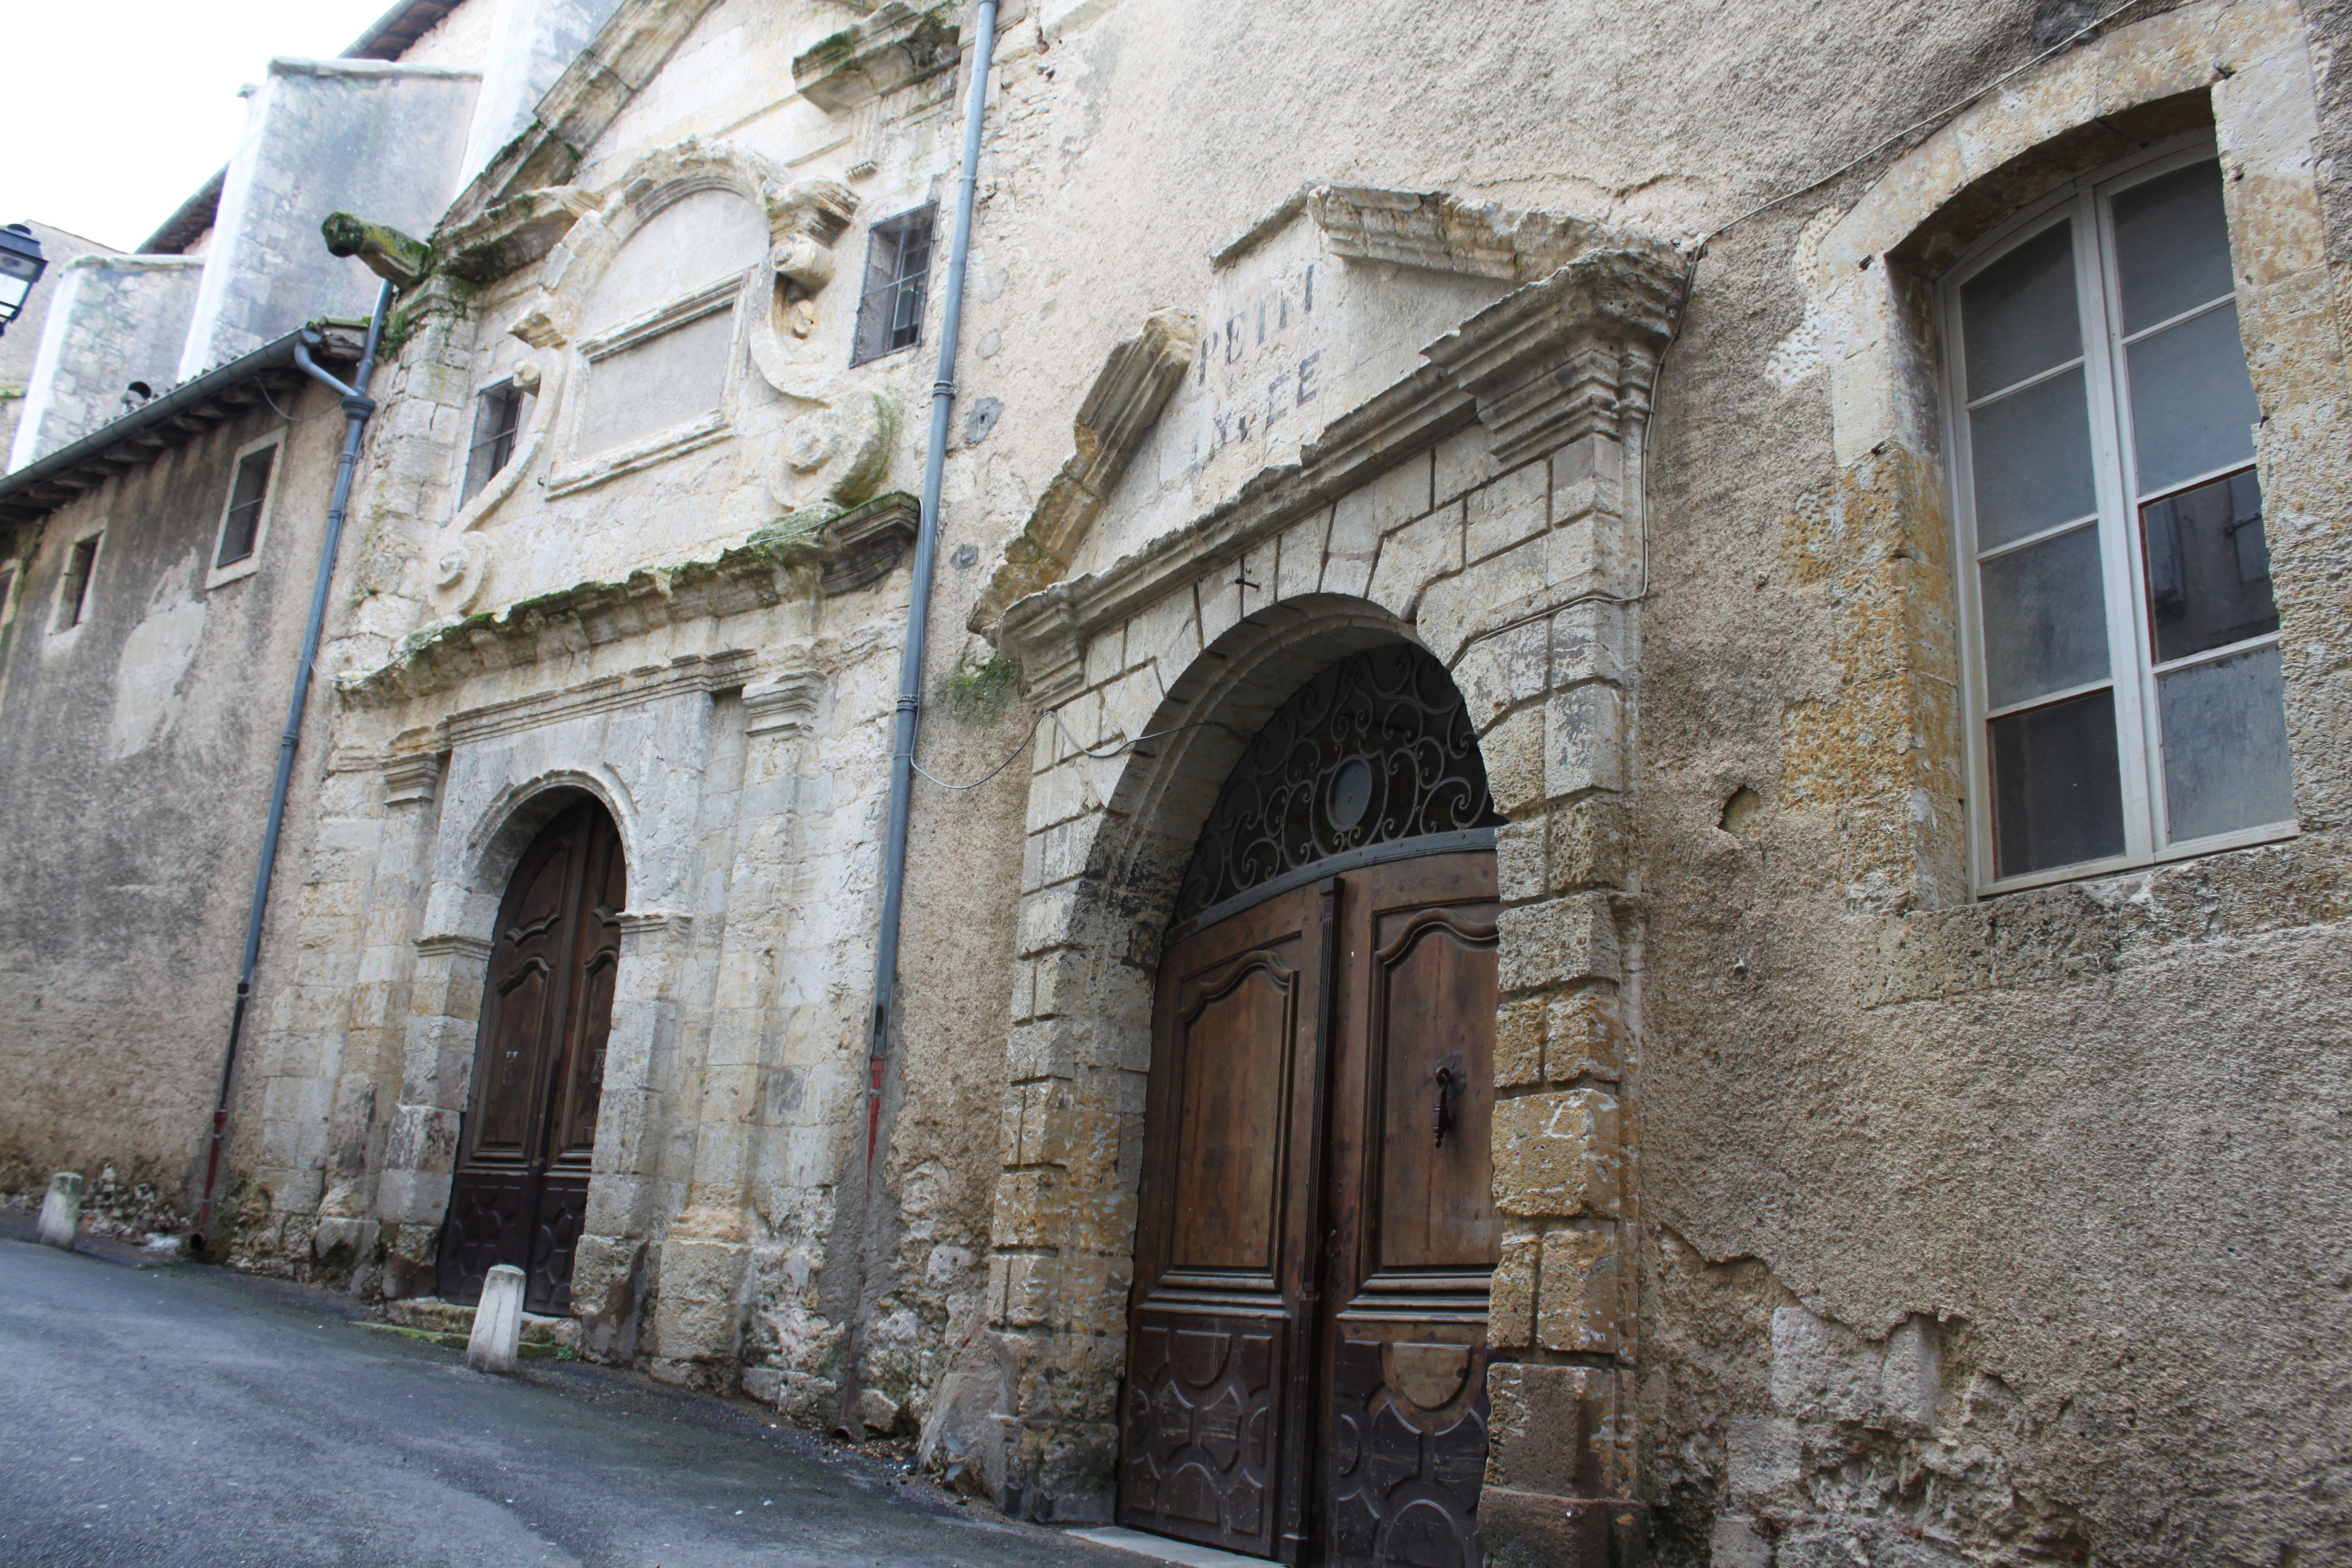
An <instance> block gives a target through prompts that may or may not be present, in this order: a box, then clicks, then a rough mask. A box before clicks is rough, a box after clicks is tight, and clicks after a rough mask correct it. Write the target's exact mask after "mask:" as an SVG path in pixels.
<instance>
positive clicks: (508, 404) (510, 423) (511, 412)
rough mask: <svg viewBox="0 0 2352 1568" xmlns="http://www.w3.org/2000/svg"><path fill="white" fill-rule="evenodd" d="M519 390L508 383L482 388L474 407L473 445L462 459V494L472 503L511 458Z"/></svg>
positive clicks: (518, 426) (520, 403)
mask: <svg viewBox="0 0 2352 1568" xmlns="http://www.w3.org/2000/svg"><path fill="white" fill-rule="evenodd" d="M522 406H523V392H522V388H520V387H519V386H517V385H516V384H514V383H513V382H511V381H502V382H500V383H499V384H498V385H496V386H492V387H486V388H484V389H483V391H482V395H481V396H480V397H479V398H478V400H477V401H476V402H475V405H474V445H473V448H472V450H471V451H470V452H469V453H468V454H467V458H466V493H465V495H464V497H463V498H462V499H463V500H473V499H474V497H475V496H477V495H478V494H480V493H481V489H482V487H483V486H484V485H487V484H488V483H489V482H490V480H491V479H492V478H493V477H494V476H495V475H496V474H497V473H498V471H499V469H500V468H505V467H506V466H507V460H508V459H509V458H512V457H513V456H514V449H515V437H516V435H517V433H518V432H520V430H521V428H522Z"/></svg>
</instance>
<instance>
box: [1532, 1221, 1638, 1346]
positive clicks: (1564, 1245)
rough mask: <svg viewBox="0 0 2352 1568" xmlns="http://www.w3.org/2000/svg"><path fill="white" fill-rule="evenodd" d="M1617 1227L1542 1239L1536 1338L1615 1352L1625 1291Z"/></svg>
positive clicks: (1549, 1343) (1545, 1342)
mask: <svg viewBox="0 0 2352 1568" xmlns="http://www.w3.org/2000/svg"><path fill="white" fill-rule="evenodd" d="M1617 1251H1618V1236H1617V1229H1616V1226H1606V1227H1604V1228H1596V1229H1592V1230H1556V1231H1553V1232H1551V1233H1550V1234H1549V1236H1546V1237H1544V1238H1543V1276H1542V1283H1541V1287H1540V1289H1539V1290H1538V1295H1537V1300H1536V1338H1537V1340H1538V1342H1539V1343H1541V1344H1542V1346H1543V1347H1544V1349H1546V1350H1552V1351H1581V1352H1592V1353H1599V1354H1602V1355H1613V1354H1615V1353H1616V1352H1617V1351H1618V1349H1619V1346H1620V1340H1619V1319H1620V1316H1621V1310H1620V1308H1621V1295H1620V1290H1619V1284H1618V1257H1617Z"/></svg>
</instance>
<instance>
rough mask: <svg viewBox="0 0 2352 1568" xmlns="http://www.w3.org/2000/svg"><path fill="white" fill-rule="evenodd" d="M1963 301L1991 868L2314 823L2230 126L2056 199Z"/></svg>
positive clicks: (1976, 650) (1974, 621) (1958, 393)
mask: <svg viewBox="0 0 2352 1568" xmlns="http://www.w3.org/2000/svg"><path fill="white" fill-rule="evenodd" d="M1941 303H1942V309H1943V312H1944V316H1943V320H1944V328H1945V342H1946V344H1947V346H1948V353H1947V356H1946V360H1947V366H1948V375H1949V392H1948V396H1949V404H1948V406H1949V409H1950V417H1951V432H1952V445H1951V451H1952V453H1953V463H1952V470H1953V480H1954V488H1955V490H1956V497H1955V500H1956V502H1957V506H1956V513H1957V518H1958V546H1959V552H1960V560H1961V570H1960V571H1959V573H1958V576H1959V580H1960V583H1961V608H1962V619H1963V621H1964V623H1965V627H1966V642H1967V659H1966V664H1965V669H1966V672H1967V675H1966V684H1967V686H1968V704H1969V718H1970V726H1969V728H1970V742H1969V770H1970V781H1969V782H1970V788H1969V797H1970V800H1971V801H1972V802H1973V816H1974V821H1975V826H1976V829H1977V831H1976V834H1975V841H1976V844H1975V868H1976V880H1977V884H1978V886H1979V887H1980V888H1983V887H1990V888H2011V887H2018V886H2025V885H2030V884H2032V883H2034V882H2039V881H2050V880H2055V879H2060V878H2063V877H2071V876H2081V875H2084V874H2086V873H2093V872H2098V871H2105V870H2114V869H2119V868H2126V867H2129V866H2133V865H2140V864H2146V863H2148V862H2150V861H2154V860H2160V859H2166V858H2173V857H2177V856H2180V855H2187V854H2194V853H2198V852H2201V851H2204V850H2209V849H2214V848H2221V847H2228V846H2231V845H2234V844H2242V843H2248V842H2252V841H2255V840H2258V839H2262V838H2267V837H2278V836H2280V835H2283V834H2285V833H2291V832H2293V831H2294V789H2293V785H2292V782H2291V780H2290V777H2289V769H2288V762H2287V743H2286V716H2285V708H2284V699H2283V695H2282V686H2281V676H2280V664H2279V647H2278V626H2279V620H2278V610H2277V607H2276V605H2274V604H2273V600H2272V596H2271V581H2270V552H2269V550H2268V549H2267V547H2266V545H2265V542H2264V539H2263V504H2262V489H2261V486H2260V484H2259V483H2258V482H2257V480H2256V479H2255V475H2254V445H2253V429H2254V426H2255V425H2256V423H2257V422H2258V421H2259V420H2260V418H2261V415H2260V412H2259V411H2258V410H2257V408H2256V407H2255V403H2254V393H2253V386H2252V382H2251V381H2250V380H2249V378H2248V376H2247V373H2246V359H2245V352H2244V349H2243V347H2242V344H2241V342H2240V339H2239V335H2238V310H2237V305H2236V301H2235V296H2234V293H2233V289H2232V279H2231V263H2230V236H2229V227H2228V224H2227V221H2226V219H2225V216H2224V213H2223V208H2222V172H2221V164H2220V163H2218V162H2217V161H2216V157H2215V153H2214V148H2213V143H2212V141H2211V138H2210V136H2204V137H2201V138H2200V139H2198V140H2197V141H2195V142H2191V143H2190V144H2188V145H2173V146H2169V147H2167V148H2163V149H2158V150H2157V151H2156V152H2154V153H2150V154H2147V155H2144V156H2143V157H2141V158H2139V159H2137V160H2135V161H2133V162H2132V163H2128V164H2126V165H2123V166H2119V167H2117V168H2114V169H2110V170H2108V171H2106V172H2105V173H2104V174H2100V175H2099V176H2097V177H2095V178H2093V179H2090V180H2086V181H2084V182H2082V183H2080V184H2076V185H2074V186H2071V187H2069V188H2067V189H2066V190H2063V191H2061V192H2058V193H2056V194H2054V195H2052V196H2050V197H2048V198H2046V199H2045V200H2043V201H2042V202H2041V203H2040V204H2038V205H2035V206H2034V207H2032V208H2030V209H2028V210H2027V211H2026V212H2025V213H2023V214H2021V216H2019V217H2018V218H2017V219H2015V220H2014V221H2012V222H2011V223H2010V224H2009V225H2007V226H2005V227H2003V228H2002V229H2000V231H1998V232H1996V233H1995V234H1993V235H1991V236H1990V237H1988V238H1987V239H1986V240H1985V241H1984V242H1983V243H1982V244H1980V245H1979V246H1978V247H1976V249H1975V250H1974V251H1973V252H1971V253H1970V254H1969V256H1968V257H1967V258H1964V259H1963V260H1962V261H1961V263H1960V264H1959V265H1958V267H1956V268H1954V269H1953V270H1952V271H1951V273H1950V274H1949V275H1948V277H1947V278H1946V279H1945V281H1944V285H1943V289H1942V301H1941Z"/></svg>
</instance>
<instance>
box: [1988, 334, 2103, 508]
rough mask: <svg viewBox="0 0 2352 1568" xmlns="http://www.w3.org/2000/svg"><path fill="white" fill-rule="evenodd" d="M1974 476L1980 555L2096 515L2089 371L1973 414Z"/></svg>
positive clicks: (2030, 389) (2033, 388) (2054, 378)
mask: <svg viewBox="0 0 2352 1568" xmlns="http://www.w3.org/2000/svg"><path fill="white" fill-rule="evenodd" d="M1969 474H1970V476H1971V477H1972V478H1973V479H1974V480H1975V484H1976V503H1977V548H1978V549H1979V550H1990V549H1992V548H1994V547H1995V546H1997V545H2001V544H2006V543H2008V542H2010V541H2011V540H2012V539H2022V538H2024V537H2025V536H2026V535H2027V534H2029V533H2039V532H2040V531H2042V530H2043V529H2045V528H2052V527H2054V526H2056V525H2057V524H2059V523H2062V522H2068V521H2073V520H2074V519H2075V518H2078V517H2088V516H2089V515H2090V514H2091V513H2093V512H2095V511H2096V510H2098V507H2099V499H2098V490H2097V488H2096V487H2095V484H2094V483H2093V481H2092V478H2091V416H2090V408H2089V405H2087V404H2085V403H2084V401H2083V372H2082V369H2081V367H2079V366H2077V367H2076V368H2075V369H2074V370H2070V371H2068V372H2067V373H2066V374H2063V375H2053V376H2052V377H2051V378H2050V379H2049V380H2048V381H2044V382H2040V383H2038V384H2034V385H2032V386H2029V387H2027V388H2026V389H2025V390H2024V391H2023V392H2015V393H2011V395H2009V396H2007V397H2004V398H2002V399H2001V400H2000V402H1998V403H1988V404H1987V405H1984V406H1983V407H1982V408H1979V409H1978V410H1977V411H1976V412H1975V413H1973V414H1971V415H1969Z"/></svg>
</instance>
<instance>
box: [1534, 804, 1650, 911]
mask: <svg viewBox="0 0 2352 1568" xmlns="http://www.w3.org/2000/svg"><path fill="white" fill-rule="evenodd" d="M1547 859H1548V861H1549V864H1548V866H1547V867H1546V879H1547V880H1548V881H1549V884H1550V887H1551V890H1552V891H1554V892H1561V893H1572V892H1581V891H1583V890H1585V889H1591V888H1622V887H1623V886H1624V885H1625V884H1626V882H1627V880H1628V879H1629V873H1630V871H1631V868H1632V861H1633V813H1632V812H1630V811H1628V810H1627V809H1626V806H1625V802H1624V801H1623V800H1622V798H1621V797H1619V796H1617V795H1587V796H1585V797H1584V798H1583V799H1582V800H1579V801H1571V802H1570V803H1569V804H1568V805H1561V806H1555V807H1553V808H1552V812H1551V833H1550V836H1549V843H1548V845H1547Z"/></svg>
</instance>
